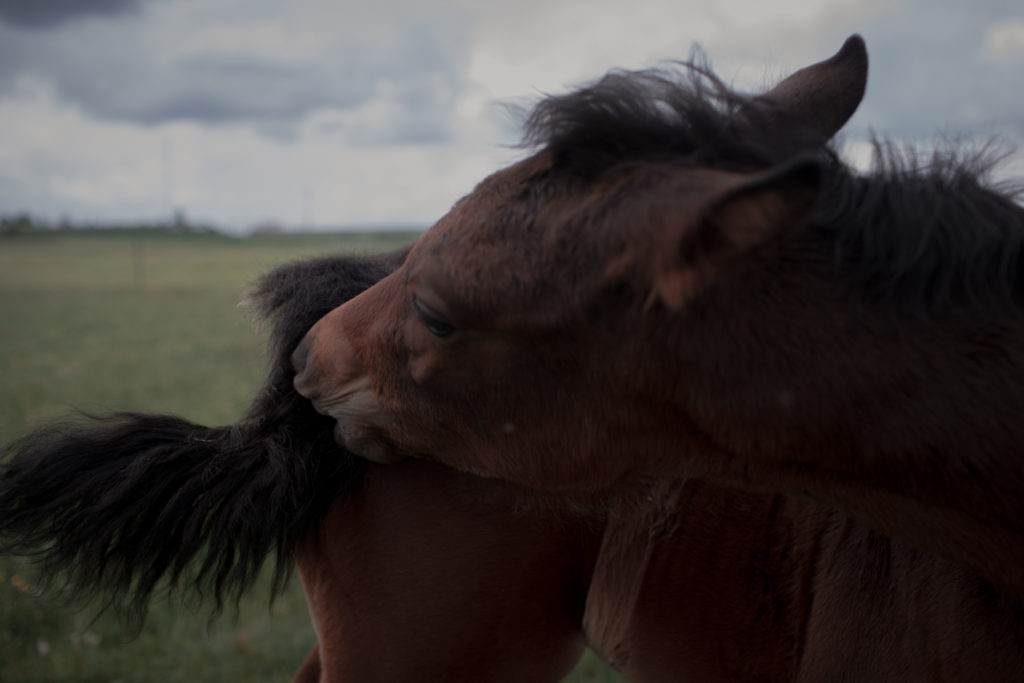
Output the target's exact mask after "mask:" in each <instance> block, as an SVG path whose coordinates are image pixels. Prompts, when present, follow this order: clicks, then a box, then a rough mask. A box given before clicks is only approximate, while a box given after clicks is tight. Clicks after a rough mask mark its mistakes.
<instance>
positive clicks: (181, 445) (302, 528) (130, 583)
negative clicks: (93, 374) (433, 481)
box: [0, 252, 404, 626]
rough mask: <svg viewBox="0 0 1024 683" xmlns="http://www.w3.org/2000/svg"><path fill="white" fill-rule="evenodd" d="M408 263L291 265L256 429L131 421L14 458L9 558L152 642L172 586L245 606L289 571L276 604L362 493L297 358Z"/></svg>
mask: <svg viewBox="0 0 1024 683" xmlns="http://www.w3.org/2000/svg"><path fill="white" fill-rule="evenodd" d="M403 256H404V254H403V253H401V252H395V253H393V254H388V255H383V256H378V257H367V258H356V257H352V258H344V257H336V258H323V259H317V260H311V261H306V262H300V263H295V264H291V265H286V266H283V267H281V268H278V269H277V270H275V271H273V272H271V273H270V274H268V275H266V276H265V277H263V278H262V279H261V280H260V281H259V282H258V283H257V285H256V287H255V288H254V290H253V292H252V294H251V296H250V304H251V306H252V308H253V309H254V311H255V314H256V316H257V318H259V319H260V320H263V321H268V322H270V323H271V324H272V329H271V335H270V337H271V338H270V352H271V357H270V368H269V372H268V377H267V381H266V382H265V384H264V387H263V389H262V391H261V392H260V393H259V394H258V396H257V397H256V398H255V399H254V401H253V403H252V406H251V408H250V410H249V412H248V414H247V416H246V417H245V419H243V420H242V421H240V422H238V423H236V424H232V425H226V426H222V427H205V426H203V425H198V424H194V423H191V422H188V421H187V420H183V419H181V418H177V417H174V416H170V415H154V414H145V413H121V414H117V415H113V416H110V417H107V418H94V419H91V420H90V421H88V422H84V423H83V422H72V423H68V424H63V425H53V426H50V427H46V428H43V429H40V430H37V431H36V432H34V433H32V434H29V435H27V436H25V437H23V438H22V439H21V440H19V441H17V442H15V443H13V444H10V445H9V446H7V447H6V448H4V449H2V450H0V552H3V553H17V554H24V555H31V556H34V557H36V559H37V560H38V561H39V563H40V565H41V569H42V574H43V577H44V579H47V580H49V581H51V582H52V581H57V582H63V583H65V584H66V585H67V587H68V588H70V589H71V590H70V591H69V592H68V594H69V595H72V596H73V597H74V599H75V600H88V599H90V598H92V597H101V598H103V599H104V601H105V602H104V607H106V606H114V607H117V608H119V609H125V608H126V609H127V614H128V616H129V617H131V618H132V619H133V620H134V622H135V625H136V626H141V621H142V617H143V616H144V615H145V612H146V607H147V604H148V602H149V598H150V596H151V595H152V593H153V592H154V590H155V589H156V588H157V587H158V586H160V585H166V586H167V587H168V588H169V589H172V590H173V589H175V588H179V587H187V588H190V589H193V590H195V591H197V592H198V593H199V594H200V595H204V594H206V595H210V594H212V596H213V598H214V600H215V610H219V609H220V608H221V606H222V604H223V603H224V601H225V600H231V601H234V602H236V603H237V601H238V599H239V598H240V597H241V595H242V593H243V592H244V591H245V590H246V589H248V588H249V587H250V586H251V585H252V583H253V581H254V580H255V579H256V577H257V576H258V574H259V571H260V569H261V567H262V566H263V564H264V562H265V560H266V559H268V557H270V556H271V555H275V560H274V576H273V584H272V593H273V594H276V593H277V592H278V591H280V589H281V588H283V586H284V583H285V582H286V580H287V579H288V577H289V575H290V573H291V569H292V549H293V548H294V546H295V544H296V542H297V541H299V540H300V539H301V538H303V537H304V536H306V535H307V534H309V533H311V532H315V530H316V529H317V527H318V525H319V523H320V521H321V519H322V518H323V515H324V514H325V513H326V511H327V509H328V507H329V506H330V505H331V504H332V503H333V502H334V501H335V500H337V498H338V497H339V496H340V495H342V493H343V492H344V491H345V490H346V488H347V487H349V486H351V485H352V484H353V483H354V482H356V481H358V479H359V476H360V474H361V473H362V471H363V461H362V460H360V459H358V458H356V457H354V456H352V455H351V454H350V453H348V452H346V451H344V450H343V449H341V448H339V447H338V446H337V445H336V444H335V442H334V438H333V420H331V419H330V418H325V417H324V416H322V415H319V414H318V413H317V412H316V411H315V410H314V409H313V407H312V405H311V404H310V403H309V401H307V400H306V399H304V398H303V397H302V396H300V395H299V394H298V393H297V392H295V390H294V388H293V387H292V378H293V375H294V371H293V370H292V367H291V363H290V360H289V356H290V354H291V351H292V349H293V348H294V347H295V346H296V345H297V343H298V341H299V339H301V337H302V336H303V335H304V334H305V332H306V331H307V330H308V329H309V328H310V327H311V326H312V325H313V324H314V323H315V322H316V321H317V320H318V319H319V318H320V317H322V316H323V315H324V314H326V313H327V312H329V311H330V310H332V309H333V308H335V307H337V306H339V305H340V304H342V303H344V302H345V301H347V300H348V299H350V298H352V297H354V296H355V295H357V294H359V293H360V292H362V291H363V290H365V289H366V288H367V287H369V286H370V285H372V284H373V283H375V282H376V281H377V280H379V279H381V278H382V277H384V276H385V275H387V274H388V273H389V272H390V271H391V270H393V269H394V268H395V267H396V266H397V265H398V263H399V262H400V261H401V259H402V258H403Z"/></svg>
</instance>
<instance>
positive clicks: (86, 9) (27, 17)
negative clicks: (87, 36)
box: [0, 0, 139, 29]
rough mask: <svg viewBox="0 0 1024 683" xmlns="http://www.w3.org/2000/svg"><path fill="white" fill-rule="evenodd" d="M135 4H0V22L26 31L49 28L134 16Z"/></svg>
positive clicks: (45, 0) (40, 0) (38, 0)
mask: <svg viewBox="0 0 1024 683" xmlns="http://www.w3.org/2000/svg"><path fill="white" fill-rule="evenodd" d="M138 6H139V1H138V0H0V20H3V21H4V22H6V23H8V24H11V25H13V26H21V27H25V28H30V29H39V28H52V27H54V26H60V25H61V24H65V23H68V22H71V21H75V20H77V19H83V18H86V17H114V16H118V15H121V14H127V13H130V12H134V11H136V10H137V9H138Z"/></svg>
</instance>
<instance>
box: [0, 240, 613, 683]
mask: <svg viewBox="0 0 1024 683" xmlns="http://www.w3.org/2000/svg"><path fill="white" fill-rule="evenodd" d="M410 238H411V236H410V235H408V234H406V235H401V234H394V233H378V234H351V235H323V236H287V235H279V236H270V235H268V236H258V237H252V238H247V239H235V238H231V237H226V236H220V235H188V234H183V235H167V234H145V233H124V234H117V233H114V232H110V231H105V232H101V231H97V232H94V233H93V232H86V231H76V232H70V233H54V234H35V235H21V236H15V237H7V238H3V239H0V443H6V442H8V441H10V440H12V439H14V438H16V437H18V436H20V435H22V434H24V433H25V432H27V431H28V430H30V429H32V428H34V427H37V426H40V425H43V424H46V423H47V422H50V421H52V420H55V419H59V418H62V417H67V416H68V415H69V414H71V413H72V412H73V411H74V410H76V409H78V410H85V411H87V412H93V413H104V412H109V411H113V410H122V409H134V410H146V411H156V412H170V413H175V414H178V415H181V416H183V417H186V418H188V419H191V420H194V421H196V422H200V423H203V424H223V423H228V422H233V421H235V420H237V419H238V418H239V417H240V415H241V414H242V412H243V411H244V410H245V408H246V406H247V404H248V401H249V399H250V398H251V396H252V395H253V393H254V391H255V390H256V388H257V387H258V386H259V384H260V381H261V380H262V374H263V370H264V357H263V344H264V339H263V337H262V335H261V334H260V333H259V332H258V331H257V330H254V329H253V326H252V325H251V323H250V322H249V319H248V317H247V314H246V313H245V311H244V310H242V309H240V308H239V307H238V306H237V303H238V301H239V300H240V299H241V298H242V295H243V294H244V290H245V287H246V285H247V284H248V283H250V282H251V281H252V280H253V278H255V277H256V276H258V275H259V274H260V273H262V272H265V271H266V270H268V269H269V268H270V267H272V266H273V265H275V264H277V263H281V262H283V261H286V260H289V259H293V258H297V257H304V256H313V255H317V254H325V253H336V252H341V251H345V252H362V253H369V252H375V251H382V250H385V249H390V248H393V247H396V246H399V245H400V244H404V243H405V242H406V241H408V240H409V239H410ZM36 579H37V577H35V575H34V574H33V570H32V567H31V565H30V564H29V563H28V562H26V561H24V560H22V559H18V558H5V557H0V681H4V682H8V681H9V682H12V683H13V682H15V681H17V682H19V683H33V682H37V681H38V682H43V681H48V682H49V681H69V682H70V681H75V682H76V683H83V682H90V681H97V682H98V681H105V682H110V681H122V682H125V683H127V682H129V681H130V682H140V683H141V682H143V681H145V682H150V681H153V682H156V681H160V682H174V681H188V682H189V683H203V682H205V681H211V682H212V681H218V682H221V681H237V682H246V681H251V682H262V681H267V682H270V681H275V682H277V681H287V680H290V677H291V675H292V674H293V673H294V671H295V670H296V669H297V667H298V665H299V663H300V662H301V661H302V659H303V658H304V657H305V655H306V653H307V652H308V651H309V649H310V647H312V645H313V642H314V634H313V631H312V628H311V626H310V624H309V618H308V615H307V612H306V605H305V600H304V597H303V595H302V589H301V586H300V584H299V582H298V580H297V579H296V580H294V581H292V583H291V584H290V585H289V587H288V589H287V591H286V592H285V594H284V595H282V596H281V597H280V598H279V599H278V600H277V601H276V602H275V603H274V604H273V606H272V607H269V608H268V605H267V600H268V595H269V592H268V590H267V585H266V582H264V584H262V585H261V586H258V587H257V589H256V590H255V591H253V593H252V594H251V595H249V596H247V598H246V599H245V600H244V601H243V603H242V604H241V606H240V609H239V612H238V614H237V615H234V614H231V613H228V614H227V615H224V616H221V617H220V618H218V619H216V620H214V621H212V622H211V621H210V620H209V615H208V611H206V610H204V606H202V605H194V604H182V603H181V602H180V601H174V602H172V601H170V600H167V599H162V598H158V599H155V600H154V602H153V604H152V605H151V608H150V612H149V617H148V619H147V621H146V622H145V624H144V626H143V628H142V631H141V633H140V634H138V636H137V637H135V638H133V637H132V636H133V635H134V634H132V633H131V632H129V631H128V630H126V628H125V626H124V625H123V623H122V622H121V621H119V620H118V619H117V618H116V616H115V615H113V614H104V615H101V616H100V617H99V618H95V610H94V609H89V608H88V607H86V608H84V609H82V608H77V609H76V608H67V607H63V606H61V605H60V604H58V603H57V602H56V601H55V600H54V599H53V597H52V596H48V595H40V594H39V591H38V590H37V589H36V587H35V584H36ZM566 680H567V681H573V682H577V683H582V682H584V681H594V682H602V681H622V680H623V679H622V678H620V677H618V676H617V675H616V674H615V673H614V672H612V671H610V670H609V669H607V668H606V667H604V666H603V665H602V664H601V663H600V662H599V661H598V660H597V659H596V658H595V657H593V656H592V654H590V653H588V654H587V656H586V657H585V658H584V659H583V660H582V661H581V662H580V665H579V666H578V667H577V669H576V670H575V671H574V672H573V673H572V675H571V676H570V677H569V678H567V679H566Z"/></svg>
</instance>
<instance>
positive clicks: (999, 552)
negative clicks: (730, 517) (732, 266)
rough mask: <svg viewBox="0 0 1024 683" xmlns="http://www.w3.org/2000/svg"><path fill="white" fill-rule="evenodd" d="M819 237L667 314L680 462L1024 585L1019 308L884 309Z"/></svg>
mask: <svg viewBox="0 0 1024 683" xmlns="http://www.w3.org/2000/svg"><path fill="white" fill-rule="evenodd" d="M798 246H801V245H798ZM803 248H806V246H805V245H803ZM819 251H820V253H819V254H818V257H817V258H806V253H804V254H800V255H799V256H803V258H797V257H796V256H792V255H790V256H792V257H789V258H785V259H778V260H776V261H774V262H773V263H767V262H766V263H764V264H760V265H758V266H756V267H752V268H749V269H746V270H744V271H743V272H742V273H736V274H735V275H736V276H735V277H732V278H731V279H728V278H723V279H722V282H721V283H720V286H716V287H715V288H714V289H710V288H709V290H708V292H707V295H706V296H705V297H704V298H703V299H701V300H698V301H695V303H694V306H693V309H692V310H691V311H689V312H687V314H686V315H685V316H683V317H684V318H685V319H684V320H682V321H680V322H679V324H678V325H677V327H676V328H675V329H676V334H675V335H674V339H673V347H672V349H671V353H673V354H675V368H676V372H677V373H678V378H679V379H678V381H677V382H676V383H675V386H677V387H678V391H677V393H676V399H677V407H678V408H679V410H680V413H681V415H683V416H685V421H688V424H689V425H690V426H689V427H687V430H688V432H689V434H688V435H687V436H686V438H689V439H690V440H691V442H694V443H699V444H700V448H699V449H695V450H694V452H695V453H698V457H697V458H696V459H694V460H693V461H691V462H690V463H689V465H690V466H691V467H694V468H695V471H698V472H704V473H705V474H708V475H712V476H723V477H725V478H728V479H730V480H736V479H737V478H744V479H747V480H749V481H754V482H763V483H765V484H766V485H767V486H768V487H769V488H771V489H773V490H784V491H790V492H807V493H809V494H810V495H812V496H813V497H815V498H817V499H818V500H822V501H824V502H827V503H829V504H836V505H838V506H839V507H841V508H842V509H843V510H845V511H847V512H850V513H853V514H855V515H857V516H860V517H861V518H863V519H866V520H869V521H870V523H871V524H872V525H874V527H875V528H877V529H880V530H882V531H884V532H886V533H889V534H892V535H894V536H896V537H899V538H903V539H905V540H909V541H911V542H913V543H916V544H919V545H920V546H921V547H925V548H928V549H931V550H937V551H939V552H941V553H943V554H945V555H946V556H947V557H952V558H955V559H957V560H961V561H964V562H965V563H966V564H967V565H968V566H970V567H971V568H972V569H973V570H975V571H978V572H980V573H981V574H982V575H983V576H986V577H988V578H990V579H991V580H993V581H994V582H996V583H997V584H998V585H1000V587H1002V588H1003V589H1005V590H1010V591H1012V593H1013V594H1014V595H1015V596H1016V597H1017V598H1018V599H1021V598H1024V578H1021V576H1020V574H1021V573H1020V571H1019V567H1022V566H1024V517H1022V514H1021V511H1020V506H1019V492H1020V491H1021V490H1024V459H1022V458H1020V457H1015V454H1017V453H1019V452H1020V449H1021V445H1020V444H1021V443H1022V438H1024V421H1021V419H1020V415H1019V410H1020V406H1021V405H1024V319H1022V316H1021V315H1020V313H1018V312H1014V311H1008V310H1006V308H1005V307H1003V308H1001V309H1000V308H996V307H992V308H990V309H989V310H979V309H977V308H972V307H970V306H968V305H966V304H964V303H962V302H960V301H957V300H956V299H951V300H950V302H949V303H948V304H947V305H946V306H945V307H943V308H941V309H938V310H935V311H931V312H929V313H926V314H919V315H911V316H902V317H901V316H898V315H894V309H891V308H885V307H882V306H878V305H875V304H872V303H870V302H866V303H858V302H856V301H855V300H854V299H852V298H851V296H850V292H854V291H856V288H855V287H854V285H853V283H850V282H843V281H842V279H840V278H836V277H835V276H834V274H833V272H832V271H833V266H832V265H831V259H830V257H829V256H828V253H829V252H828V250H827V249H824V248H822V249H820V250H819ZM779 262H784V263H785V268H778V267H775V266H774V263H779ZM681 424H682V422H681ZM693 433H696V434H698V435H699V439H694V437H693V435H692V434H693ZM678 450H679V449H677V451H678ZM691 471H693V470H691Z"/></svg>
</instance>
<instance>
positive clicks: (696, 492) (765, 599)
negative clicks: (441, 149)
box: [0, 254, 1024, 683]
mask: <svg viewBox="0 0 1024 683" xmlns="http://www.w3.org/2000/svg"><path fill="white" fill-rule="evenodd" d="M401 257H402V254H394V255H389V256H385V257H378V258H373V259H367V260H352V259H327V260H321V261H315V262H310V263H302V264H298V265H296V266H292V267H286V268H283V269H281V270H278V271H277V272H275V273H273V274H271V275H270V276H268V277H267V278H266V279H265V280H264V281H263V282H262V284H261V285H260V287H259V288H258V289H257V292H256V294H255V300H256V303H257V304H258V308H259V309H260V310H261V311H262V312H263V315H264V316H270V315H273V316H274V317H275V319H276V323H275V327H274V334H273V337H274V339H273V344H272V350H273V366H272V368H271V372H270V377H269V380H268V383H267V386H266V388H265V389H264V390H263V391H262V392H261V393H260V395H259V396H257V398H256V400H255V401H254V403H253V407H252V409H251V410H250V413H249V415H248V417H247V418H246V419H245V420H244V421H242V422H240V423H239V424H236V425H230V426H228V427H222V428H207V427H202V426H200V425H195V424H191V423H188V422H186V421H184V420H179V419H177V418H171V417H166V416H152V415H138V414H136V415H127V416H121V417H118V418H115V419H112V420H108V421H102V422H99V423H96V424H86V425H77V426H70V427H65V428H62V429H60V430H57V431H46V432H41V433H37V434H34V435H30V436H29V437H26V439H24V440H23V441H21V442H19V443H18V444H15V445H14V446H12V447H11V448H10V449H9V452H8V458H7V459H5V460H6V462H5V464H3V466H2V468H0V548H4V549H6V550H7V551H16V552H34V553H39V554H40V555H41V558H42V560H43V562H44V567H46V568H47V569H48V570H49V571H50V572H56V571H66V572H69V574H68V577H69V579H70V580H71V582H72V583H73V585H75V586H76V587H77V588H78V589H80V590H81V589H85V590H86V591H87V592H88V591H99V592H101V593H104V594H105V595H106V596H107V597H108V598H109V599H111V600H117V599H118V598H119V597H123V598H127V599H128V600H129V604H130V605H134V606H135V607H136V608H137V609H138V610H144V608H145V604H146V601H147V600H148V597H149V595H150V593H151V592H152V590H153V589H154V587H156V586H157V585H159V582H160V581H162V580H164V578H169V579H170V582H171V584H172V585H175V584H178V585H183V586H187V585H196V586H198V587H200V588H203V589H207V594H210V593H212V594H213V595H214V597H215V598H216V600H217V602H218V603H219V602H220V601H221V600H222V599H223V598H225V597H227V598H230V597H232V596H237V595H238V594H239V593H240V592H241V591H243V590H245V589H246V588H247V587H248V586H249V584H250V583H251V580H252V578H253V577H254V576H255V575H256V572H257V570H258V569H259V567H260V565H261V564H262V562H263V561H264V560H265V559H266V558H267V557H268V556H269V554H270V553H272V552H274V551H275V550H276V552H277V567H278V569H279V571H283V572H286V571H287V568H288V567H289V566H290V563H291V559H292V557H293V551H294V559H295V562H296V564H297V566H298V569H299V572H300V574H301V576H302V580H303V584H304V587H305V590H306V594H307V597H308V600H309V606H310V612H311V615H312V618H313V622H314V625H315V626H316V631H317V637H318V643H317V645H316V647H314V649H313V652H312V653H311V654H310V656H309V658H308V659H307V661H306V662H305V663H304V664H303V666H302V667H301V669H300V670H299V672H298V674H297V675H296V680H297V681H301V682H303V683H313V682H318V681H319V682H328V681H349V680H360V681H362V680H376V681H396V682H404V681H409V680H450V681H463V680H465V681H538V682H542V681H552V682H554V681H558V680H560V679H561V678H562V677H563V676H564V675H565V674H566V673H567V672H568V670H569V669H570V668H571V666H572V665H573V663H574V662H575V661H576V659H577V658H578V657H579V654H580V651H581V649H582V647H583V644H584V642H587V643H589V644H590V645H591V647H593V648H594V649H595V650H597V651H598V652H599V653H600V654H601V655H602V656H603V657H604V658H605V659H607V660H608V661H609V662H611V663H612V664H613V665H615V666H616V667H618V668H619V669H621V670H622V671H624V672H625V673H626V674H627V675H628V676H629V677H630V678H631V679H632V680H634V681H637V682H642V681H653V682H660V681H666V680H688V681H736V680H757V681H794V680H800V681H823V680H829V681H831V680H865V681H867V680H870V681H878V680H899V681H905V680H908V679H909V680H950V681H962V680H965V679H968V678H971V677H972V676H974V677H978V678H979V679H981V680H986V681H1012V680H1016V679H1017V677H1018V674H1019V672H1020V671H1021V670H1022V669H1024V614H1022V613H1021V610H1020V609H1019V608H1018V607H1017V606H1016V605H1014V604H1013V603H1012V602H1009V601H1007V600H1006V599H1005V598H1001V597H999V596H998V595H996V594H995V593H994V592H993V591H992V589H991V587H990V586H989V585H988V584H987V583H986V582H984V581H982V580H980V579H978V578H977V577H975V576H973V575H972V574H971V573H970V572H968V571H966V570H964V569H963V568H961V567H959V566H958V565H956V564H954V563H951V562H948V561H946V560H943V559H938V558H936V557H934V556H932V555H930V554H928V553H925V552H922V551H920V550H917V549H914V548H912V547H909V546H906V545H901V544H899V543H896V542H893V541H891V540H890V539H888V538H886V537H884V536H882V535H881V534H878V533H875V532H872V531H870V530H868V529H867V528H865V527H864V526H863V525H860V524H859V523H857V522H855V521H853V520H851V519H849V518H847V517H846V516H844V515H843V514H841V513H838V512H835V511H832V510H829V509H827V508H825V507H823V506H820V505H818V504H817V503H814V502H813V501H810V500H805V499H802V498H787V497H784V496H782V495H771V494H762V493H752V492H747V491H743V490H739V489H733V488H729V487H726V486H722V485H720V484H715V483H710V482H707V481H701V480H697V479H686V480H652V481H642V480H636V481H634V482H632V483H631V484H629V485H628V486H627V485H625V484H622V485H620V486H618V487H617V488H616V489H615V491H614V492H612V493H611V494H610V495H606V494H604V493H602V494H600V495H591V494H579V495H572V496H570V495H566V494H564V493H550V494H543V493H538V492H534V491H529V490H525V489H520V488H518V487H516V486H514V485H512V484H508V483H505V482H502V481H500V480H496V479H479V478H477V477H474V476H472V475H467V474H462V473H459V472H456V471H453V470H450V469H447V468H445V467H443V466H440V465H436V464H433V463H429V462H426V461H422V460H408V461H405V462H402V463H399V464H396V465H391V466H386V467H385V466H380V465H374V464H370V465H368V466H367V465H365V464H363V463H362V462H361V461H359V460H357V459H355V458H353V457H352V456H351V455H350V454H348V453H347V452H345V451H344V450H339V449H337V448H336V447H335V446H334V444H333V439H332V431H333V425H332V421H331V420H325V419H324V418H322V417H321V416H319V415H317V414H316V413H315V412H314V411H313V410H312V409H311V407H310V405H309V403H308V402H307V401H305V400H304V399H302V398H301V397H300V396H298V395H297V394H296V393H295V392H294V391H293V390H292V389H291V385H292V380H293V372H292V370H291V367H290V363H289V362H288V358H289V356H290V355H291V352H292V350H293V348H294V347H295V345H296V344H297V343H298V341H299V339H301V337H302V336H303V334H304V333H305V332H306V330H307V329H308V328H309V327H310V326H311V325H312V324H313V322H314V321H315V320H316V319H317V318H318V317H319V316H320V315H322V314H323V313H324V312H326V311H329V310H330V309H331V308H333V307H334V306H336V305H338V304H339V303H341V302H342V301H344V300H345V299H348V298H349V297H351V296H353V295H354V294H356V293H358V292H359V291H362V290H363V289H365V288H366V287H368V286H369V285H370V284H372V283H373V282H374V281H376V280H377V279H379V278H381V277H383V276H384V275H385V274H386V273H387V272H389V270H391V269H392V268H393V267H394V266H395V265H396V263H397V262H398V261H399V260H400V259H401ZM190 571H195V572H196V573H193V574H190V573H189V572H190ZM140 614H141V613H140Z"/></svg>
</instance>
